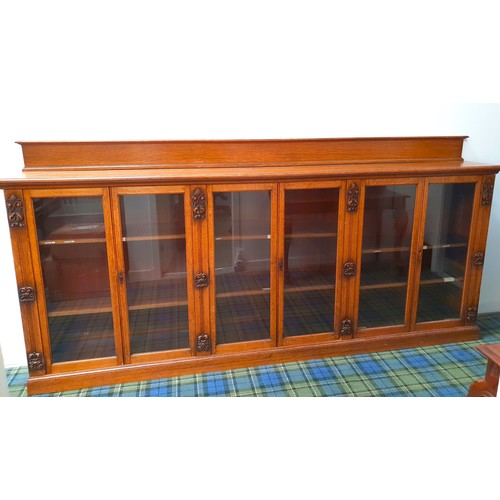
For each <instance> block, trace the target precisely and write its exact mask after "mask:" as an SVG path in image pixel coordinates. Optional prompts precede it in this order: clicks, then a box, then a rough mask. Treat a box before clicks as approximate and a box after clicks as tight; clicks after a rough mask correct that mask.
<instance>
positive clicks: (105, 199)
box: [102, 188, 124, 365]
mask: <svg viewBox="0 0 500 500" xmlns="http://www.w3.org/2000/svg"><path fill="white" fill-rule="evenodd" d="M110 191H111V190H110V189H109V188H104V189H103V193H102V206H103V211H104V234H105V236H106V251H107V255H108V272H109V287H110V292H111V311H112V316H113V326H114V328H113V330H114V337H115V350H116V357H117V364H119V365H122V364H123V361H124V353H123V342H122V324H121V318H122V316H123V314H120V296H119V291H120V290H119V280H118V271H117V269H118V267H117V266H118V264H117V252H118V251H119V247H120V245H117V244H116V238H115V237H114V233H115V232H114V230H113V226H115V227H116V225H115V224H113V214H114V213H115V210H113V209H112V205H111V193H110ZM120 239H121V234H120ZM122 257H123V256H122ZM122 288H123V287H122Z"/></svg>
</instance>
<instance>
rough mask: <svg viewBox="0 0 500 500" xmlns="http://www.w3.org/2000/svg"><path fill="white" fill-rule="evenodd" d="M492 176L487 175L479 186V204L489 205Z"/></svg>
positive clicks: (491, 194)
mask: <svg viewBox="0 0 500 500" xmlns="http://www.w3.org/2000/svg"><path fill="white" fill-rule="evenodd" d="M493 183H494V180H493V177H487V178H486V179H485V180H484V181H483V185H482V186H481V205H491V200H492V199H493Z"/></svg>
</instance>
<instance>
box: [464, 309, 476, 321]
mask: <svg viewBox="0 0 500 500" xmlns="http://www.w3.org/2000/svg"><path fill="white" fill-rule="evenodd" d="M476 318H477V307H469V308H468V309H467V315H466V316H465V321H467V322H468V323H471V322H472V321H476Z"/></svg>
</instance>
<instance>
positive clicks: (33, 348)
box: [4, 190, 50, 375]
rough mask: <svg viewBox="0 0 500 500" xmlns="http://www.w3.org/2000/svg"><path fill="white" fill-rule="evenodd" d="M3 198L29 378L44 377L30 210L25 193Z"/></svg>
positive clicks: (45, 349) (44, 354)
mask: <svg viewBox="0 0 500 500" xmlns="http://www.w3.org/2000/svg"><path fill="white" fill-rule="evenodd" d="M4 194H5V201H6V206H7V216H8V224H9V230H10V237H11V246H12V254H13V257H14V266H15V271H16V283H17V289H18V294H19V305H20V309H21V320H22V324H23V331H24V340H25V344H26V352H27V356H28V369H29V370H30V375H44V374H45V373H47V348H46V344H45V343H44V341H43V336H42V329H41V326H40V322H39V317H38V312H37V307H38V303H39V300H40V296H43V288H42V289H41V288H40V287H38V286H37V284H36V279H35V269H34V268H35V267H36V264H35V260H34V259H33V258H32V251H31V245H30V235H29V228H30V226H32V225H33V224H32V222H31V219H30V218H29V210H30V209H29V206H28V204H27V201H26V200H27V199H28V197H27V196H26V197H25V192H23V191H22V190H16V191H5V193H4ZM23 289H24V291H27V292H29V295H28V296H25V297H23V293H22V292H23ZM41 290H42V291H41ZM26 299H29V300H26ZM49 351H50V350H49ZM30 354H31V356H30ZM39 354H41V355H42V359H41V363H40V362H39V360H40V357H39ZM49 358H50V355H49ZM37 360H38V361H37ZM49 366H50V359H49Z"/></svg>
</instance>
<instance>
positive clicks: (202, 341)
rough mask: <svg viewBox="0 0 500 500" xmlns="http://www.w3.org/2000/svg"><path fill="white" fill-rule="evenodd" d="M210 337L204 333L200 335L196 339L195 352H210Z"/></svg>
mask: <svg viewBox="0 0 500 500" xmlns="http://www.w3.org/2000/svg"><path fill="white" fill-rule="evenodd" d="M210 344H211V343H210V337H209V336H208V334H206V333H202V334H200V335H198V337H196V350H197V351H198V352H208V351H210V348H211V345H210Z"/></svg>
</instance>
